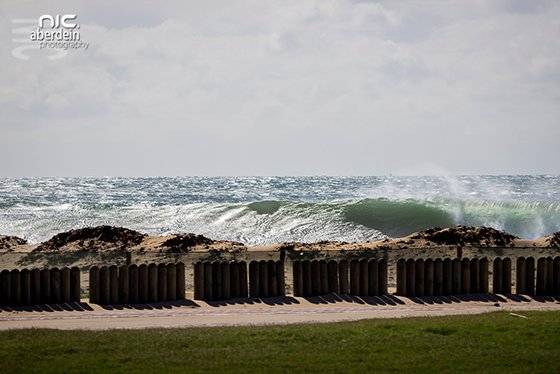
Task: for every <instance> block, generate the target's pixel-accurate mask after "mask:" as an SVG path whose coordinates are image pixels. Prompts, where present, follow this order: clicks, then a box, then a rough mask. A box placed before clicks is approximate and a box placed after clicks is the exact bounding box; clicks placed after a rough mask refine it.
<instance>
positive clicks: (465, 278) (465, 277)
mask: <svg viewBox="0 0 560 374" xmlns="http://www.w3.org/2000/svg"><path fill="white" fill-rule="evenodd" d="M461 293H462V294H468V293H471V261H470V260H469V259H468V258H463V259H461Z"/></svg>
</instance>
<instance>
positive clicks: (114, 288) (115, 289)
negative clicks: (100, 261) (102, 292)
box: [109, 265, 119, 305]
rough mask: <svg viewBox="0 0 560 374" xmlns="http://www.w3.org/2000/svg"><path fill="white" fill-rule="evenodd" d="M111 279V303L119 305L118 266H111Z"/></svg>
mask: <svg viewBox="0 0 560 374" xmlns="http://www.w3.org/2000/svg"><path fill="white" fill-rule="evenodd" d="M109 278H110V279H109V284H110V286H109V287H110V289H111V294H110V296H109V303H110V304H111V305H117V304H119V268H118V267H117V265H111V266H109Z"/></svg>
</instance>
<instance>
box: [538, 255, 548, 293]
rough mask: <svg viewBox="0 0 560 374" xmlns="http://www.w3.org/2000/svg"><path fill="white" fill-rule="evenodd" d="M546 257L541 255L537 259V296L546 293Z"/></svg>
mask: <svg viewBox="0 0 560 374" xmlns="http://www.w3.org/2000/svg"><path fill="white" fill-rule="evenodd" d="M546 270H547V269H546V258H544V257H541V258H539V259H538V260H537V290H536V293H537V295H538V296H543V295H545V294H546Z"/></svg>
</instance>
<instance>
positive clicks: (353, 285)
mask: <svg viewBox="0 0 560 374" xmlns="http://www.w3.org/2000/svg"><path fill="white" fill-rule="evenodd" d="M350 294H351V295H359V294H360V263H359V262H358V260H352V261H350Z"/></svg>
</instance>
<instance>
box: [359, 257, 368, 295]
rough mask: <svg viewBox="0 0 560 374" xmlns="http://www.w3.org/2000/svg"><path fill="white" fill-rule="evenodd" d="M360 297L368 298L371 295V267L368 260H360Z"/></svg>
mask: <svg viewBox="0 0 560 374" xmlns="http://www.w3.org/2000/svg"><path fill="white" fill-rule="evenodd" d="M359 276H360V282H359V288H360V296H367V295H369V266H368V260H365V259H364V260H360V271H359Z"/></svg>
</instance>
